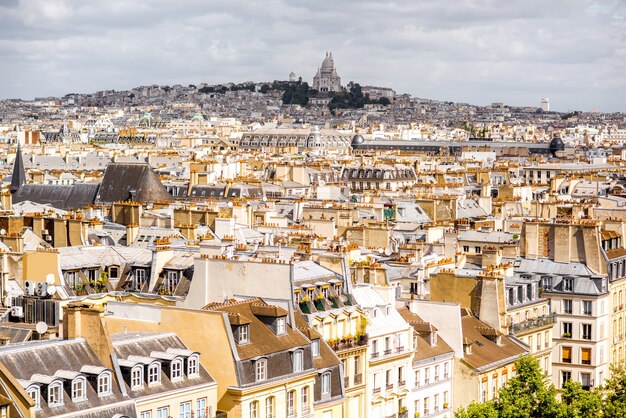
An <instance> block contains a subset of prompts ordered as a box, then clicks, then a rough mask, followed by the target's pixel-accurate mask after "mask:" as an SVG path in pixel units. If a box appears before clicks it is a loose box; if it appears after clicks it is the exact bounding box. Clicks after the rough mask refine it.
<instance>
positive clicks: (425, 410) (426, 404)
mask: <svg viewBox="0 0 626 418" xmlns="http://www.w3.org/2000/svg"><path fill="white" fill-rule="evenodd" d="M422 403H423V404H424V415H428V414H429V412H430V411H429V409H428V398H424V402H422Z"/></svg>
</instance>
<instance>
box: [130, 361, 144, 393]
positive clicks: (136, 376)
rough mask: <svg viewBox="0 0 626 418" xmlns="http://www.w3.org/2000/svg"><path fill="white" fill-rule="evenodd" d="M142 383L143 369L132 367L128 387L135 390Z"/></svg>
mask: <svg viewBox="0 0 626 418" xmlns="http://www.w3.org/2000/svg"><path fill="white" fill-rule="evenodd" d="M142 382H143V369H142V368H141V366H135V367H133V370H132V371H131V372H130V387H131V388H132V389H136V388H138V387H140V386H141V384H142Z"/></svg>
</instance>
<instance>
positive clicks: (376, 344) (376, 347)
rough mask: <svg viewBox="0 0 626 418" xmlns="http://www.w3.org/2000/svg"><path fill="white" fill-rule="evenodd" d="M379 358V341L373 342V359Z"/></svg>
mask: <svg viewBox="0 0 626 418" xmlns="http://www.w3.org/2000/svg"><path fill="white" fill-rule="evenodd" d="M376 357H378V340H372V358H376Z"/></svg>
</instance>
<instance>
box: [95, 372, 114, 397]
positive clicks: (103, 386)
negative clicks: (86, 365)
mask: <svg viewBox="0 0 626 418" xmlns="http://www.w3.org/2000/svg"><path fill="white" fill-rule="evenodd" d="M111 393H112V386H111V373H110V372H102V373H100V375H99V376H98V396H107V395H110V394H111Z"/></svg>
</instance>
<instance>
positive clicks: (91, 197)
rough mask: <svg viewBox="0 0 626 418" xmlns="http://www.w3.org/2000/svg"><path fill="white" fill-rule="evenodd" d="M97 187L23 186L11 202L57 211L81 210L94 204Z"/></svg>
mask: <svg viewBox="0 0 626 418" xmlns="http://www.w3.org/2000/svg"><path fill="white" fill-rule="evenodd" d="M99 186H100V184H99V183H74V184H73V185H71V186H65V185H56V184H25V185H23V186H22V187H20V188H19V190H18V191H17V192H16V193H15V194H14V195H13V202H14V203H19V202H23V201H26V200H30V201H31V202H36V203H41V204H49V205H52V206H54V207H55V208H58V209H64V210H71V209H82V208H84V207H85V206H88V205H91V204H93V203H94V202H95V200H96V195H97V194H98V188H99Z"/></svg>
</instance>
